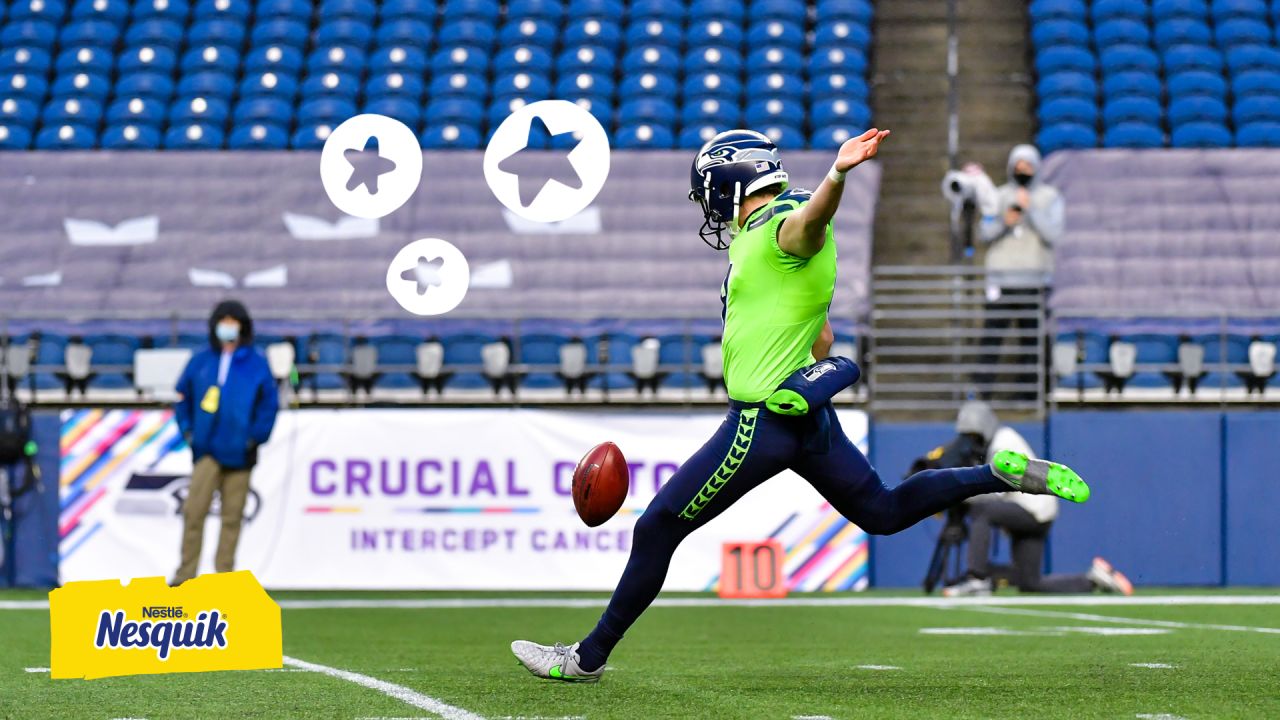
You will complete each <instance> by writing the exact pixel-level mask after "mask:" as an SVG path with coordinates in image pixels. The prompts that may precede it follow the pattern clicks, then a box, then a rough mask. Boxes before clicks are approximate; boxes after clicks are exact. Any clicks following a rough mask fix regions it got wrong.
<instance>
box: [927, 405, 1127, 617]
mask: <svg viewBox="0 0 1280 720" xmlns="http://www.w3.org/2000/svg"><path fill="white" fill-rule="evenodd" d="M956 433H957V435H958V436H959V437H960V438H966V439H967V440H966V442H968V443H969V444H970V445H971V446H972V447H973V448H975V453H976V452H981V453H982V457H984V458H985V460H983V462H990V461H991V458H993V457H994V456H995V454H996V453H997V452H1000V451H1001V450H1015V451H1017V452H1021V453H1026V454H1027V455H1028V456H1033V455H1032V452H1031V446H1030V445H1028V444H1027V441H1026V439H1024V438H1023V437H1022V436H1021V435H1020V434H1018V431H1017V430H1014V429H1013V428H1011V427H1009V426H1007V425H1001V424H1000V420H999V418H997V417H996V414H995V412H994V411H992V409H991V406H989V405H987V404H986V403H984V402H976V401H975V402H968V403H965V404H964V406H963V407H961V408H960V414H959V415H958V416H957V418H956ZM967 502H968V515H969V572H968V574H967V576H966V578H965V579H964V580H962V581H960V582H958V583H956V584H955V585H952V586H950V587H948V588H945V589H944V590H943V591H942V594H943V595H945V596H947V597H958V596H964V595H988V594H990V593H991V586H992V578H993V577H1005V576H1007V577H1008V578H1009V580H1010V582H1011V583H1012V584H1013V585H1015V586H1017V588H1018V589H1019V590H1021V591H1022V592H1048V593H1087V592H1092V591H1093V590H1094V589H1100V590H1102V591H1104V592H1118V593H1123V594H1125V595H1131V594H1132V593H1133V586H1132V585H1131V584H1130V582H1129V580H1128V579H1127V578H1125V576H1124V575H1122V574H1121V573H1120V572H1118V571H1116V570H1115V569H1114V568H1112V567H1111V565H1110V564H1109V563H1108V562H1107V561H1106V560H1103V559H1102V558H1094V559H1093V566H1092V567H1091V568H1090V569H1089V571H1088V572H1086V573H1081V574H1077V575H1066V574H1057V575H1042V574H1041V571H1040V568H1041V567H1042V566H1043V563H1044V546H1045V540H1046V539H1047V538H1048V537H1049V529H1050V528H1051V527H1052V526H1053V521H1054V519H1056V518H1057V516H1058V498H1056V497H1054V496H1052V495H1028V494H1026V493H1018V492H1010V493H998V494H993V495H982V496H978V497H974V498H970V499H969V500H968V501H967ZM995 530H1004V531H1005V533H1007V534H1008V535H1009V538H1010V539H1011V541H1012V551H1011V556H1012V560H1013V565H1012V567H999V566H993V565H992V564H991V537H992V535H993V533H994V531H995Z"/></svg>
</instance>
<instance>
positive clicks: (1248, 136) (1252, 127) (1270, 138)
mask: <svg viewBox="0 0 1280 720" xmlns="http://www.w3.org/2000/svg"><path fill="white" fill-rule="evenodd" d="M1236 144H1237V145H1239V146H1240V147H1280V123H1276V122H1256V123H1248V124H1247V125H1240V126H1238V127H1237V128H1236Z"/></svg>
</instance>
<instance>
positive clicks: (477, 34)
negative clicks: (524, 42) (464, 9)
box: [439, 20, 541, 52]
mask: <svg viewBox="0 0 1280 720" xmlns="http://www.w3.org/2000/svg"><path fill="white" fill-rule="evenodd" d="M528 22H536V21H531V20H522V21H521V22H520V24H521V25H523V24H524V23H528ZM538 24H539V25H541V23H538ZM535 37H537V32H536V31H535V32H534V34H533V35H531V36H529V40H530V41H533V40H534V38H535ZM495 39H497V33H495V32H494V29H493V25H492V24H491V23H490V22H488V21H484V22H481V21H477V20H452V21H450V22H446V23H445V24H444V25H442V26H441V27H440V35H439V40H440V45H441V46H444V47H452V46H455V45H465V46H468V47H475V48H480V49H481V50H483V51H485V52H488V51H489V48H491V47H493V41H494V40H495ZM503 44H504V45H505V44H506V41H505V40H504V42H503Z"/></svg>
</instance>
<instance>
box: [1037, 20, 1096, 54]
mask: <svg viewBox="0 0 1280 720" xmlns="http://www.w3.org/2000/svg"><path fill="white" fill-rule="evenodd" d="M1031 43H1032V44H1033V45H1035V47H1036V49H1037V50H1041V49H1044V48H1049V47H1054V46H1055V45H1070V46H1073V47H1081V48H1083V47H1087V46H1088V45H1089V27H1088V26H1087V25H1085V24H1084V22H1082V21H1078V20H1046V21H1044V22H1039V23H1036V24H1035V25H1033V26H1032V27H1031Z"/></svg>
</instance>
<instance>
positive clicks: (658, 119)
mask: <svg viewBox="0 0 1280 720" xmlns="http://www.w3.org/2000/svg"><path fill="white" fill-rule="evenodd" d="M677 113H678V111H677V110H676V106H675V103H672V102H671V101H670V100H664V99H662V98H656V97H647V98H646V97H641V98H635V99H633V100H628V101H626V102H624V103H622V105H621V106H620V107H619V108H618V124H619V125H632V126H635V125H642V124H649V125H666V126H670V125H674V124H675V121H676V116H677ZM673 142H674V141H673Z"/></svg>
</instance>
